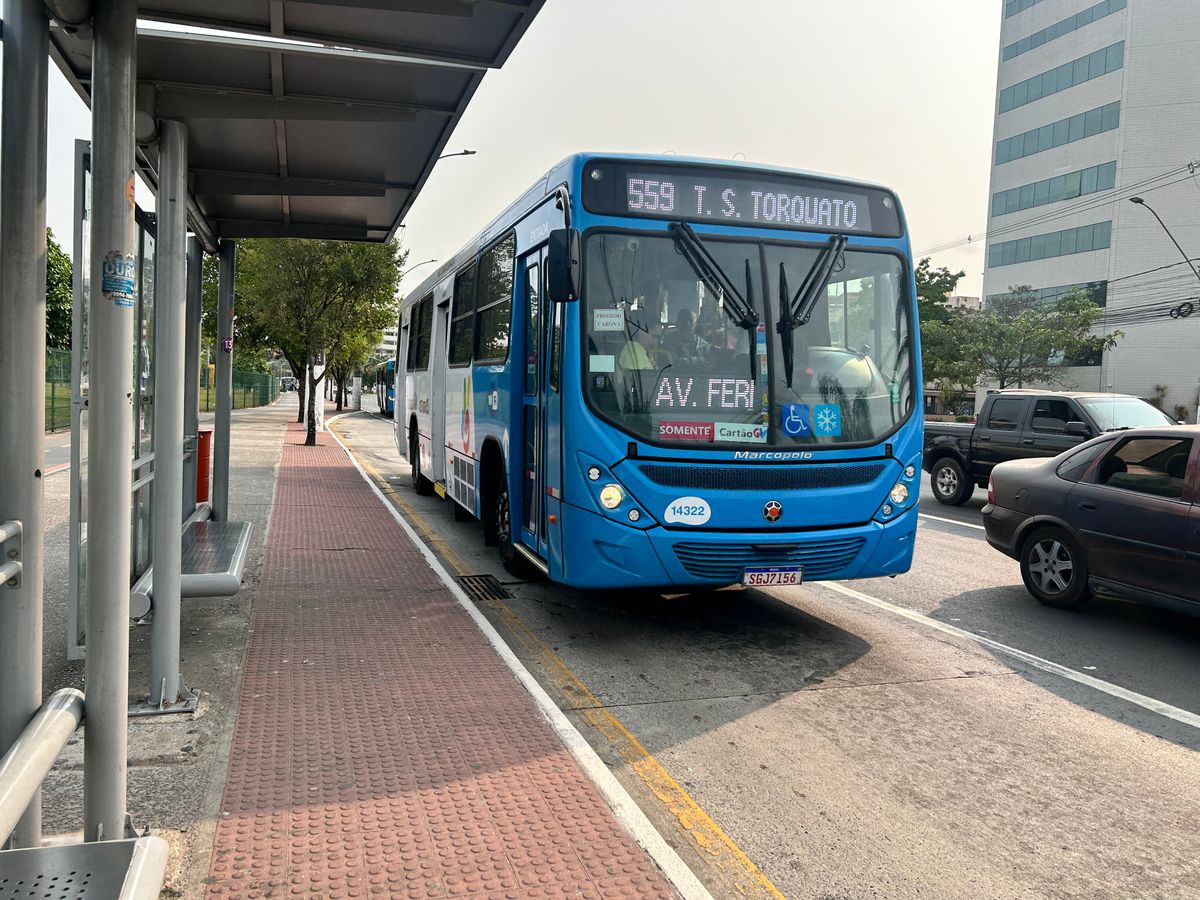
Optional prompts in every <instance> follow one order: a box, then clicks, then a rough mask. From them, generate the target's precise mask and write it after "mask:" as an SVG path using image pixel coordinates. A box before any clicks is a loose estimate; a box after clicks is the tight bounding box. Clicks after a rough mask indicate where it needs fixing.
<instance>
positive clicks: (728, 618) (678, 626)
mask: <svg viewBox="0 0 1200 900" xmlns="http://www.w3.org/2000/svg"><path fill="white" fill-rule="evenodd" d="M509 587H510V590H512V591H513V593H514V594H516V599H515V600H514V601H513V602H514V603H515V604H517V605H518V606H519V607H520V610H519V612H520V615H521V618H522V619H524V620H525V621H527V622H530V623H531V624H533V625H534V628H535V631H537V632H539V634H540V635H541V636H542V637H543V638H545V639H546V640H547V642H548V645H549V646H550V649H551V650H553V651H554V652H555V653H557V654H560V655H561V656H563V657H564V658H566V659H569V660H570V665H571V666H572V668H573V669H574V671H575V673H576V674H577V675H578V677H579V678H580V679H581V680H582V681H583V682H584V683H585V684H587V685H589V686H590V687H591V688H592V690H593V691H594V692H595V693H596V695H597V696H599V697H600V698H601V700H602V702H603V703H604V704H605V705H606V706H607V707H609V708H610V709H612V710H613V711H614V712H615V713H616V714H617V715H618V717H620V715H621V709H622V708H627V707H637V706H650V705H654V704H668V703H683V704H692V705H697V706H703V707H704V709H703V715H699V714H695V715H688V716H686V717H682V716H678V711H676V713H675V715H676V716H677V717H678V721H677V723H676V725H675V727H673V728H672V734H671V739H670V741H669V743H671V744H674V743H678V742H679V741H681V740H686V739H687V738H688V737H691V736H694V735H696V734H700V733H704V732H708V731H711V730H713V729H714V728H717V727H719V726H720V725H721V724H723V723H724V721H725V720H733V719H736V718H740V717H742V716H744V715H747V714H748V713H750V712H753V711H754V710H757V709H760V708H762V707H765V706H768V705H770V704H771V703H773V702H775V701H776V700H777V699H779V698H780V697H782V696H786V695H788V694H791V693H793V692H795V691H799V690H802V689H804V688H806V687H810V686H813V685H817V684H820V683H821V682H822V681H824V680H825V679H827V678H829V677H830V676H832V675H833V674H835V673H837V672H839V671H840V670H841V669H843V668H845V667H846V666H848V665H850V664H851V663H853V662H854V661H855V660H857V659H859V658H860V657H862V656H864V655H865V654H866V653H867V652H868V651H869V650H870V644H869V643H868V642H867V641H864V640H863V639H861V638H859V637H857V636H855V635H853V634H851V633H849V632H847V631H844V630H843V629H841V628H839V627H837V626H835V625H832V624H830V623H829V622H826V621H824V620H822V619H819V618H816V617H814V616H810V615H808V614H807V613H805V612H804V611H803V610H800V609H797V608H796V607H795V606H791V605H789V604H787V603H785V602H783V601H781V600H778V599H776V598H774V597H772V596H771V595H769V594H766V593H760V592H757V591H752V590H743V589H741V588H726V589H721V590H710V591H697V592H693V593H689V594H686V595H665V596H664V595H662V594H659V593H653V592H647V591H629V590H626V591H581V590H573V589H564V588H562V587H557V588H552V587H550V586H548V585H545V584H535V583H522V584H517V585H509ZM548 620H553V621H548ZM538 622H541V623H544V624H541V625H540V626H539V625H538V624H537V623H538ZM552 635H554V637H551V636H552ZM725 701H729V702H725ZM698 712H699V710H697V713H698ZM723 717H724V718H723ZM680 727H682V728H683V732H682V733H681V732H680V730H679V729H680ZM639 736H640V737H644V738H646V740H645V743H646V745H647V747H648V748H649V749H650V750H651V751H652V752H654V751H656V750H659V749H662V747H661V746H656V741H655V739H654V736H653V735H646V734H640V735H639Z"/></svg>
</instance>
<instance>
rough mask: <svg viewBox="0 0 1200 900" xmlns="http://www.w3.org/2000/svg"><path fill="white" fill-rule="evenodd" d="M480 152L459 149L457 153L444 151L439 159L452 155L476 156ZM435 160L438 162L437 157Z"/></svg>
mask: <svg viewBox="0 0 1200 900" xmlns="http://www.w3.org/2000/svg"><path fill="white" fill-rule="evenodd" d="M478 152H479V151H478V150H459V151H458V152H457V153H443V154H442V155H441V156H439V157H438V159H446V158H447V157H450V156H474V155H475V154H476V153H478ZM434 162H437V159H435V160H434Z"/></svg>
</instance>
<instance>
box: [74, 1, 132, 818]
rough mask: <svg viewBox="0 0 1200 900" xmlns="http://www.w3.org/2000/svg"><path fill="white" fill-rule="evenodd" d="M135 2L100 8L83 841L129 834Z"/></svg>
mask: <svg viewBox="0 0 1200 900" xmlns="http://www.w3.org/2000/svg"><path fill="white" fill-rule="evenodd" d="M136 27H137V2H136V0H98V2H97V3H96V18H95V23H94V27H93V43H92V226H91V251H90V254H91V284H90V293H91V297H90V313H89V325H90V334H89V335H88V350H89V353H90V359H91V389H90V393H89V417H88V480H87V495H88V500H87V505H88V514H89V518H90V522H89V524H90V527H89V528H88V542H87V646H88V651H87V669H86V671H85V678H86V682H87V713H86V721H87V731H86V740H85V741H84V756H83V820H84V839H85V840H89V841H95V840H118V839H120V838H122V837H124V832H125V802H126V757H127V754H128V731H127V729H128V725H127V723H128V714H129V713H128V707H129V558H130V522H131V518H132V482H133V473H132V469H131V466H132V462H133V410H132V408H131V404H132V402H133V394H132V390H131V386H132V385H133V346H134V344H133V333H134V321H133V319H134V303H135V300H136V298H137V265H138V262H137V239H136V234H135V226H134V219H133V177H134V175H133V115H134V105H133V94H134V80H135V72H136V69H135V54H136V43H135V41H136Z"/></svg>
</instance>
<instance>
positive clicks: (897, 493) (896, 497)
mask: <svg viewBox="0 0 1200 900" xmlns="http://www.w3.org/2000/svg"><path fill="white" fill-rule="evenodd" d="M890 496H891V498H892V502H893V503H895V504H896V505H897V506H899V505H901V504H902V503H904V501H905V500H907V499H908V485H906V484H904V483H903V482H899V481H898V482H896V486H895V487H893V488H892V493H891V495H890Z"/></svg>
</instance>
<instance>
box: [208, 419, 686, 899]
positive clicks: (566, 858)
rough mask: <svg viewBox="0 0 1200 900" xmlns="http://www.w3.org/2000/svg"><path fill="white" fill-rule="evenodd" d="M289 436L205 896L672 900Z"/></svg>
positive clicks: (411, 569) (342, 467) (446, 612)
mask: <svg viewBox="0 0 1200 900" xmlns="http://www.w3.org/2000/svg"><path fill="white" fill-rule="evenodd" d="M302 443H303V433H302V432H301V431H300V430H299V426H292V428H291V430H289V432H288V434H287V438H286V443H285V446H284V449H283V459H282V462H281V464H280V468H279V480H278V482H277V484H276V489H275V505H274V509H273V512H272V514H271V526H270V533H269V534H268V536H267V541H266V549H265V556H264V560H263V572H262V580H261V583H260V584H259V587H258V589H257V591H256V592H255V597H254V612H253V616H252V620H251V621H252V628H253V634H252V635H251V638H250V644H249V648H248V650H247V654H246V667H245V673H244V681H243V685H242V697H241V702H240V706H239V709H238V715H237V722H236V725H235V729H234V736H233V744H232V747H231V752H230V759H229V774H228V780H227V782H226V785H225V795H224V800H223V803H222V812H221V815H222V818H221V820H220V822H219V823H218V825H217V830H216V836H215V841H214V847H213V855H212V861H211V863H210V867H209V879H208V889H207V897H208V898H227V897H228V898H238V900H242V898H255V897H290V896H304V897H321V898H331V900H332V898H340V897H457V896H466V895H470V896H475V897H514V898H515V897H670V896H673V894H672V892H671V891H670V889H669V888H668V887H667V885H666V883H665V881H664V880H663V878H662V876H661V875H660V873H659V872H658V870H657V869H656V868H655V867H654V865H653V863H651V862H650V860H649V859H648V858H647V857H646V855H645V854H644V853H643V852H642V850H641V849H640V848H639V847H638V846H637V844H635V843H634V841H633V840H632V839H631V838H630V837H629V836H628V835H627V834H626V833H625V832H624V831H623V829H622V828H621V826H620V825H619V824H618V823H617V821H616V819H615V818H614V817H613V815H612V813H611V812H610V810H609V809H608V807H607V805H606V804H605V802H604V799H603V798H602V797H601V795H600V794H599V792H598V791H597V789H596V787H595V786H594V785H593V784H592V782H591V781H589V780H588V779H587V777H586V776H585V775H584V774H583V772H582V771H581V770H580V769H579V767H578V766H577V765H576V763H575V760H574V758H573V757H572V756H571V755H570V753H569V752H568V751H567V750H566V749H565V748H564V747H563V746H562V744H561V742H560V741H559V739H558V738H557V736H556V735H555V734H554V732H553V731H552V730H551V729H550V727H549V726H548V725H547V724H546V722H545V720H544V719H543V718H542V716H541V715H540V713H539V712H538V711H537V709H536V707H535V706H534V704H533V701H532V700H531V698H530V697H529V695H528V694H527V693H526V692H525V691H524V689H523V688H522V687H521V686H520V684H519V683H518V682H517V681H516V680H515V679H514V678H513V676H512V674H511V673H510V672H509V670H508V669H507V668H505V666H504V664H503V663H502V662H501V661H500V659H499V657H497V656H496V654H495V652H494V651H493V650H492V648H491V646H490V645H489V644H488V643H487V641H486V640H485V639H484V637H483V635H482V634H481V633H480V632H479V630H478V628H477V627H476V626H475V624H474V623H473V622H472V621H471V619H470V617H469V616H468V615H467V614H466V613H465V612H464V611H463V610H462V608H461V607H460V606H458V604H457V603H456V601H455V600H454V598H453V597H452V596H451V594H450V592H449V591H447V590H446V588H445V586H444V585H443V584H442V583H441V582H440V581H439V579H438V578H437V576H436V574H435V573H434V572H433V571H432V570H431V569H430V568H429V567H428V565H427V564H426V563H425V561H424V559H423V558H422V557H421V555H420V553H419V552H418V550H417V548H416V547H415V546H414V545H413V543H412V542H411V541H410V540H409V538H408V537H407V535H406V534H405V533H404V532H403V530H402V529H401V528H400V527H399V526H398V525H397V524H396V522H395V521H394V520H393V519H392V517H391V514H390V512H389V511H388V510H387V509H386V508H385V507H384V506H383V505H382V504H381V503H380V501H379V499H378V498H377V497H376V496H375V494H374V493H373V492H372V491H371V489H370V487H369V486H368V485H366V484H365V483H364V482H363V480H362V479H361V477H360V476H359V474H358V472H357V471H356V470H355V469H354V467H353V466H352V465H351V463H350V461H349V460H348V459H347V457H346V454H345V453H344V451H342V450H341V448H339V447H338V446H337V445H336V444H334V442H333V441H332V439H331V438H330V437H329V436H328V435H324V434H322V435H320V446H318V447H304V446H301V444H302Z"/></svg>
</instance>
